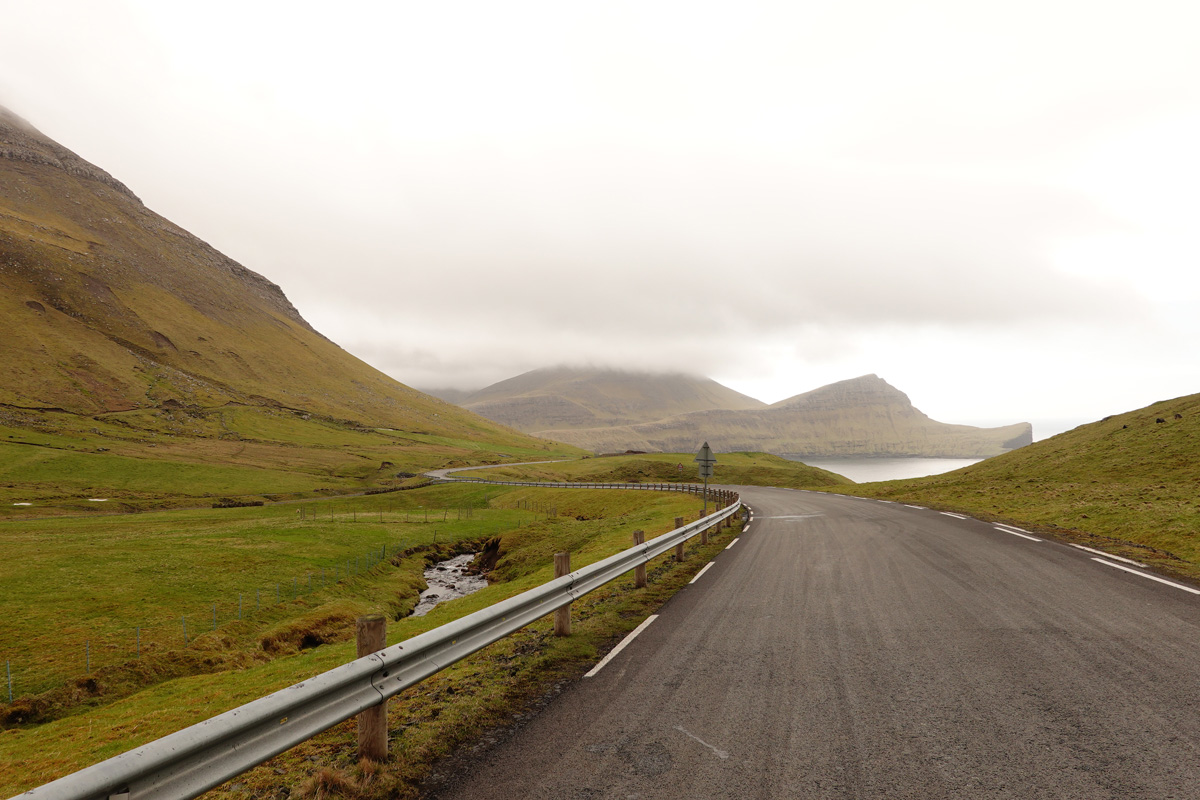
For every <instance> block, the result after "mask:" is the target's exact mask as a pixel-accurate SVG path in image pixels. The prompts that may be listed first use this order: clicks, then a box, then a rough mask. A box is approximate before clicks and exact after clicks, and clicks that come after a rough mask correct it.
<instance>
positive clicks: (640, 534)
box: [633, 531, 646, 589]
mask: <svg viewBox="0 0 1200 800" xmlns="http://www.w3.org/2000/svg"><path fill="white" fill-rule="evenodd" d="M633 543H634V544H635V545H639V544H645V543H646V532H645V531H634V532H633ZM633 585H634V586H635V587H637V588H638V589H641V588H644V587H645V586H646V564H645V562H643V563H641V564H638V565H637V566H636V567H634V568H633Z"/></svg>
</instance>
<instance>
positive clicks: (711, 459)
mask: <svg viewBox="0 0 1200 800" xmlns="http://www.w3.org/2000/svg"><path fill="white" fill-rule="evenodd" d="M694 461H695V462H696V463H697V464H699V465H700V477H701V478H711V477H712V474H713V464H716V463H717V457H716V456H715V455H713V451H712V448H711V447H709V446H708V442H705V443H704V446H703V447H701V448H700V452H699V453H697V454H696V458H695V459H694Z"/></svg>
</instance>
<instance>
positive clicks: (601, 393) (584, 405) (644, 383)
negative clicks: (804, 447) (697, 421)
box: [459, 367, 766, 431]
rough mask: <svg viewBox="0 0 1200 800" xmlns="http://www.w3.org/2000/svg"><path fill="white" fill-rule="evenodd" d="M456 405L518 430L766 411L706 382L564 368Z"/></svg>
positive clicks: (685, 377) (493, 388) (540, 371)
mask: <svg viewBox="0 0 1200 800" xmlns="http://www.w3.org/2000/svg"><path fill="white" fill-rule="evenodd" d="M459 404H460V405H462V406H463V408H466V409H469V410H471V411H474V412H475V413H477V414H480V415H482V416H485V417H487V418H488V419H493V420H496V421H497V422H502V423H504V424H505V425H510V426H512V427H514V428H516V429H517V430H522V431H535V430H575V429H581V428H596V427H601V426H608V425H627V424H631V423H643V422H654V421H656V420H660V419H664V418H667V417H673V416H678V415H680V414H687V413H691V412H695V411H711V410H717V409H723V410H746V409H755V408H765V407H766V404H765V403H763V402H761V401H759V400H755V399H754V398H753V397H747V396H746V395H744V394H741V393H740V392H735V391H734V390H733V389H730V388H729V387H727V386H722V385H721V384H719V383H717V382H716V381H714V380H711V379H709V378H702V377H697V376H693V375H686V374H683V373H674V374H660V373H645V372H633V371H622V370H611V369H574V368H570V367H553V368H549V369H537V370H533V371H532V372H526V373H524V374H521V375H518V376H516V377H514V378H509V379H508V380H503V381H500V382H499V383H496V384H493V385H491V386H489V387H487V388H485V389H481V390H479V391H477V392H475V393H473V394H471V395H469V396H467V397H465V398H463V399H462V400H460V401H459Z"/></svg>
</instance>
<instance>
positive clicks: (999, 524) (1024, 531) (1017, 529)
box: [992, 522, 1029, 533]
mask: <svg viewBox="0 0 1200 800" xmlns="http://www.w3.org/2000/svg"><path fill="white" fill-rule="evenodd" d="M992 524H993V525H995V526H996V527H997V528H1007V529H1008V530H1010V531H1016V532H1018V533H1029V531H1027V530H1025V529H1024V528H1018V527H1017V526H1016V525H1006V524H1004V523H1003V522H993V523H992Z"/></svg>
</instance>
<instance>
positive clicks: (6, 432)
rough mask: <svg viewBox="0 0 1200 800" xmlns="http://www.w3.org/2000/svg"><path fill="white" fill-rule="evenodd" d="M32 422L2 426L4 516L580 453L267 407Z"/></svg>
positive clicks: (327, 488)
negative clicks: (374, 425) (369, 425)
mask: <svg viewBox="0 0 1200 800" xmlns="http://www.w3.org/2000/svg"><path fill="white" fill-rule="evenodd" d="M306 416H307V419H306V418H305V417H306ZM35 417H36V418H35V419H27V420H25V423H26V424H23V425H16V424H9V425H0V519H3V518H5V517H8V518H17V519H29V518H34V517H46V516H59V515H67V514H95V513H97V512H115V511H146V510H152V509H161V508H180V507H189V506H191V507H194V506H198V505H211V504H212V500H213V499H214V498H220V497H226V496H229V497H247V498H252V499H253V498H257V499H264V498H266V499H283V498H298V497H314V496H323V495H328V494H344V493H348V492H354V491H356V490H357V491H361V490H365V489H369V488H387V487H392V486H399V485H402V484H403V483H404V479H402V478H397V477H396V475H397V474H398V473H402V472H407V473H417V474H419V473H421V472H424V471H426V470H429V469H435V468H438V467H443V466H457V465H464V464H470V463H499V462H502V461H505V460H526V459H537V458H552V457H563V456H570V455H573V454H576V453H578V451H576V450H574V449H573V448H570V447H567V446H565V445H563V446H561V447H554V446H552V445H550V444H549V443H545V444H544V445H540V446H538V447H529V446H520V445H517V446H514V445H512V444H497V443H496V442H492V441H488V440H472V439H455V438H452V437H446V436H435V435H431V434H419V433H411V432H402V431H399V430H394V429H386V428H380V429H373V428H366V427H363V426H360V425H355V424H351V423H345V422H339V421H336V420H330V419H326V418H320V417H316V416H312V415H297V414H296V413H294V412H291V411H287V410H281V409H274V408H268V407H227V408H222V409H218V410H213V411H205V410H202V409H200V410H198V409H192V410H189V411H185V410H182V409H178V408H176V409H158V410H150V409H143V410H138V411H129V412H120V413H115V414H108V415H97V416H96V417H92V418H83V417H79V416H78V415H74V414H68V413H64V412H44V413H40V414H38V415H35ZM91 498H99V499H104V500H105V501H106V502H105V503H95V502H91ZM17 503H22V504H24V503H29V504H30V505H15V504H17Z"/></svg>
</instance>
